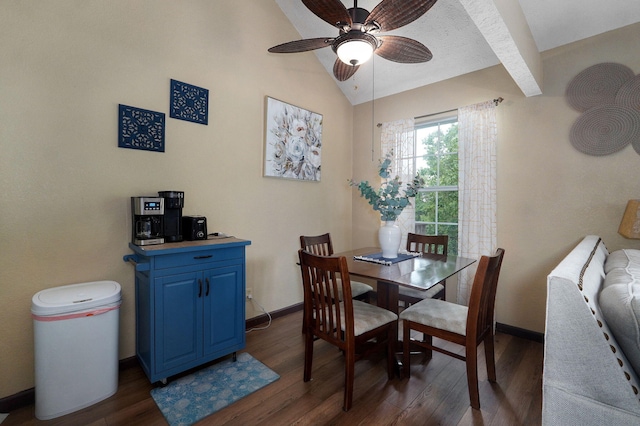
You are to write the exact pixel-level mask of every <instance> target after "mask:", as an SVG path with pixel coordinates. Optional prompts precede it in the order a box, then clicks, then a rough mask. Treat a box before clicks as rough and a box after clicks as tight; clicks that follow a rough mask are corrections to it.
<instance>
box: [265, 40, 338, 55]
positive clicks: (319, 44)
mask: <svg viewBox="0 0 640 426" xmlns="http://www.w3.org/2000/svg"><path fill="white" fill-rule="evenodd" d="M331 42H333V38H329V37H324V38H307V39H304V40H295V41H289V42H287V43H282V44H279V45H277V46H273V47H272V48H270V49H269V52H271V53H298V52H308V51H309V50H316V49H320V48H323V47H327V46H331Z"/></svg>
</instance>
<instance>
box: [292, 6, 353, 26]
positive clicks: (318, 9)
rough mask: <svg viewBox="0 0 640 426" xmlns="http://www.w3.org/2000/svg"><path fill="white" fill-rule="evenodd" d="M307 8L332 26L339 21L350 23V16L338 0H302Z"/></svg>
mask: <svg viewBox="0 0 640 426" xmlns="http://www.w3.org/2000/svg"><path fill="white" fill-rule="evenodd" d="M302 3H303V4H304V5H305V6H307V9H309V10H310V11H312V12H313V13H314V14H315V15H316V16H317V17H318V18H320V19H322V20H323V21H325V22H328V23H329V24H331V25H332V26H334V27H335V26H338V23H339V22H343V23H346V24H347V25H351V16H350V15H349V12H348V11H347V8H346V7H344V4H342V2H341V1H340V0H302Z"/></svg>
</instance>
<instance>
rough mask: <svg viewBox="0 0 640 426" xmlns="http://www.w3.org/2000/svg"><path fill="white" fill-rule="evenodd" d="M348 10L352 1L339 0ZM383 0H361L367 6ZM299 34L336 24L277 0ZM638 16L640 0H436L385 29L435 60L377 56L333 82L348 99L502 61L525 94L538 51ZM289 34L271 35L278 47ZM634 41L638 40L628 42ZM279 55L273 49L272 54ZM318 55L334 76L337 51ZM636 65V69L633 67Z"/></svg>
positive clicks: (329, 33) (321, 32)
mask: <svg viewBox="0 0 640 426" xmlns="http://www.w3.org/2000/svg"><path fill="white" fill-rule="evenodd" d="M342 1H343V3H344V5H345V7H346V8H350V7H353V0H342ZM379 2H380V0H360V1H358V2H357V3H358V7H361V8H364V9H367V10H369V11H371V10H372V9H373V8H374V7H375V6H376V5H377V4H378V3H379ZM276 3H277V4H278V5H279V6H280V8H281V9H282V11H283V12H284V13H285V15H286V16H287V18H288V19H289V20H290V21H291V23H292V24H293V26H294V27H295V28H296V30H297V31H298V33H299V34H300V37H299V38H301V39H302V38H315V37H335V36H337V35H338V30H337V29H336V28H335V27H333V26H331V25H329V24H328V23H326V22H325V21H323V20H321V19H320V18H318V17H317V16H316V15H314V14H313V13H312V12H311V11H310V10H309V9H307V8H306V7H305V6H304V4H302V2H301V1H300V0H276ZM636 22H640V3H639V2H638V0H607V1H602V0H518V1H516V0H438V2H437V3H436V4H435V5H434V6H433V7H432V8H431V9H430V10H429V11H428V12H427V13H426V14H425V15H423V16H422V17H420V18H419V19H417V20H416V21H414V22H411V23H409V24H408V25H406V26H404V27H402V28H399V29H397V30H393V31H390V32H388V33H385V34H390V35H401V36H405V37H409V38H413V39H415V40H418V41H420V42H421V43H422V44H424V45H425V46H427V47H428V48H429V49H430V50H431V52H432V53H433V59H432V60H431V61H429V62H425V63H420V64H398V63H395V62H391V61H388V60H386V59H383V58H380V57H378V56H375V55H374V59H373V60H370V61H369V62H367V63H365V64H363V65H362V66H360V69H359V70H358V72H356V73H355V74H354V76H353V77H351V78H350V79H348V80H346V81H344V82H339V81H337V80H336V84H337V85H338V86H339V87H340V89H341V90H342V92H343V93H344V95H345V96H346V97H347V98H348V99H349V101H350V102H351V103H352V104H353V105H357V104H360V103H363V102H367V101H370V100H372V99H374V98H380V97H384V96H389V95H392V94H395V93H399V92H403V91H406V90H411V89H414V88H416V87H421V86H425V85H428V84H432V83H435V82H438V81H442V80H446V79H449V78H452V77H455V76H458V75H462V74H466V73H469V72H473V71H477V70H480V69H484V68H488V67H491V66H494V65H497V64H502V65H503V66H504V67H505V69H506V70H507V72H508V73H509V74H510V75H511V77H512V78H513V80H514V82H515V83H516V84H517V85H518V87H519V88H520V90H522V92H523V93H524V95H526V96H536V95H539V94H541V93H542V90H543V76H542V64H541V59H540V52H543V51H545V50H548V49H552V48H555V47H558V46H562V45H565V44H568V43H572V42H574V41H578V40H581V39H585V38H588V37H591V36H594V35H597V34H601V33H603V32H606V31H611V30H614V29H617V28H620V27H623V26H626V25H630V24H633V23H636ZM287 41H291V40H271V41H270V42H271V44H272V45H277V44H280V43H284V42H287ZM633 42H634V43H635V45H636V46H638V45H639V44H640V42H639V41H638V40H635V41H633ZM270 54H273V55H277V54H276V53H270ZM313 54H315V55H317V57H318V59H319V60H320V62H321V63H322V65H323V66H324V67H325V68H326V69H327V72H328V73H329V74H330V75H331V76H332V78H334V77H333V64H334V62H335V59H336V56H335V53H334V52H333V51H332V50H331V48H330V47H326V48H322V49H319V50H315V51H313V52H306V53H292V54H284V56H285V58H284V59H283V60H290V61H295V55H313ZM636 71H640V70H636Z"/></svg>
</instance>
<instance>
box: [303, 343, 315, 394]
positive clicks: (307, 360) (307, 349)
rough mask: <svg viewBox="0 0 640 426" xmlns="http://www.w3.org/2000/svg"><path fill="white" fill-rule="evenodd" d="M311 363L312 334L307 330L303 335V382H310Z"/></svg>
mask: <svg viewBox="0 0 640 426" xmlns="http://www.w3.org/2000/svg"><path fill="white" fill-rule="evenodd" d="M312 362H313V333H309V331H308V330H307V331H306V333H305V335H304V378H303V380H304V381H305V382H308V381H309V380H311V364H312Z"/></svg>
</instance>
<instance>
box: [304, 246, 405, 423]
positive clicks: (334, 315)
mask: <svg viewBox="0 0 640 426" xmlns="http://www.w3.org/2000/svg"><path fill="white" fill-rule="evenodd" d="M298 256H299V258H300V267H301V269H302V281H303V285H304V306H305V309H304V327H305V337H304V339H305V340H304V341H305V344H304V381H305V382H308V381H309V380H311V365H312V361H313V344H314V340H315V339H314V338H315V337H316V336H317V337H318V338H319V339H322V340H325V341H326V342H328V343H330V344H332V345H335V346H337V347H338V348H339V349H340V350H341V351H342V352H343V353H344V357H345V371H344V403H343V406H342V409H343V410H344V411H348V410H349V409H350V408H351V405H352V401H353V382H354V378H355V362H356V361H357V360H359V359H361V358H362V357H364V356H366V355H368V354H370V353H372V352H374V351H386V354H387V375H388V378H389V380H391V379H392V378H393V376H394V364H395V362H394V361H395V359H394V358H395V348H396V341H397V334H398V316H397V315H396V314H394V313H393V312H391V311H388V310H386V309H383V308H379V307H377V306H375V305H371V304H368V303H364V302H362V301H359V300H353V299H352V297H351V286H350V280H349V271H348V267H347V259H346V258H345V257H344V256H340V257H335V256H318V255H315V254H311V253H309V252H306V251H304V250H299V251H298ZM338 277H342V279H341V280H339V279H338ZM339 290H341V291H342V294H343V295H344V300H342V301H340V300H338V299H337V298H335V297H333V295H334V294H336V293H338V291H339Z"/></svg>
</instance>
